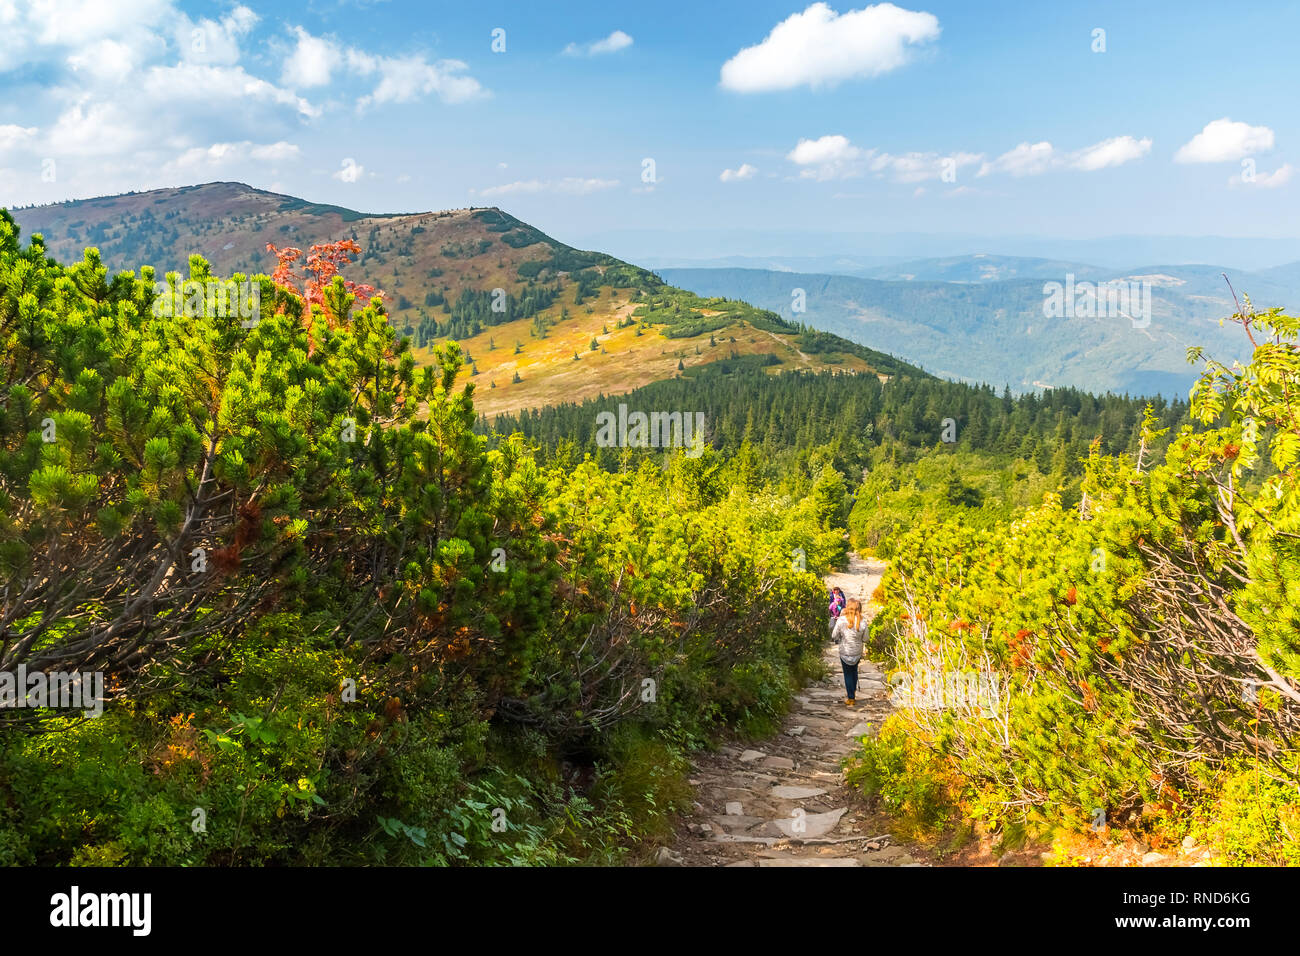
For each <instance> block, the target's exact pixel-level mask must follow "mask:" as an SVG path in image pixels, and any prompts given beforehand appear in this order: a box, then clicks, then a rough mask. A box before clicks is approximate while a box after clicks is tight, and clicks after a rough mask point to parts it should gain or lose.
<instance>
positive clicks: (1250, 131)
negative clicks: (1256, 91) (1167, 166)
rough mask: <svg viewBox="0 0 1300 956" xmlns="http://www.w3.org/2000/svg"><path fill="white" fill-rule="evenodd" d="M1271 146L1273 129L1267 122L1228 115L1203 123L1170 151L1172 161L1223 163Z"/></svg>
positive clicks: (1266, 149)
mask: <svg viewBox="0 0 1300 956" xmlns="http://www.w3.org/2000/svg"><path fill="white" fill-rule="evenodd" d="M1272 148H1273V131H1272V130H1271V129H1269V128H1268V127H1267V126H1251V125H1249V124H1247V123H1237V122H1233V121H1232V120H1230V119H1229V118H1228V117H1226V116H1225V117H1223V119H1216V120H1214V121H1213V122H1210V123H1206V124H1205V128H1204V129H1203V130H1201V131H1200V132H1199V133H1197V134H1196V135H1195V136H1193V137H1192V138H1191V140H1189V141H1188V142H1187V143H1184V144H1183V146H1182V147H1180V148H1179V150H1178V152H1176V153H1174V162H1176V163H1223V162H1228V161H1230V160H1234V159H1243V158H1245V157H1246V156H1249V155H1250V154H1251V153H1261V152H1267V151H1268V150H1270V149H1272Z"/></svg>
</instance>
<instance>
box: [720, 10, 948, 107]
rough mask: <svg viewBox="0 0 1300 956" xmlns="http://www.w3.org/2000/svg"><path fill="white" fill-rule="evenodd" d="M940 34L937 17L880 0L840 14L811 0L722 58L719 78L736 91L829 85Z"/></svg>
mask: <svg viewBox="0 0 1300 956" xmlns="http://www.w3.org/2000/svg"><path fill="white" fill-rule="evenodd" d="M938 36H939V19H938V17H936V16H935V15H934V14H932V13H921V12H916V11H912V10H904V9H902V8H901V7H896V6H894V5H893V4H892V3H879V4H875V5H874V6H868V7H865V8H863V9H861V10H850V11H849V12H848V13H844V14H839V13H836V12H835V11H834V10H832V9H831V8H830V7H829V6H828V5H827V4H825V3H814V4H813V5H812V6H810V7H808V9H806V10H804V11H803V13H794V14H791V15H790V16H789V17H787V18H786V19H785V20H783V21H781V22H780V23H778V24H777V25H776V26H775V27H773V28H772V32H771V33H769V34H768V35H767V38H766V39H765V40H763V42H762V43H759V44H757V45H755V46H751V47H746V48H745V49H743V50H741V51H740V52H739V53H737V54H736V55H735V56H733V57H732V58H731V59H730V60H728V61H727V62H726V63H724V64H723V65H722V73H721V84H722V86H723V88H724V89H728V90H733V91H735V92H737V93H761V92H767V91H771V90H788V89H793V88H795V87H798V86H809V87H812V88H813V89H818V88H823V87H833V86H835V85H836V84H838V83H840V82H842V81H844V80H849V79H857V78H864V77H872V76H879V75H880V74H882V73H887V72H889V71H890V70H895V69H898V68H899V67H900V66H903V65H904V64H905V63H907V62H908V61H909V60H910V59H911V57H912V53H913V49H914V48H915V47H917V46H920V45H922V44H925V43H929V42H930V41H933V40H935V39H937V38H938Z"/></svg>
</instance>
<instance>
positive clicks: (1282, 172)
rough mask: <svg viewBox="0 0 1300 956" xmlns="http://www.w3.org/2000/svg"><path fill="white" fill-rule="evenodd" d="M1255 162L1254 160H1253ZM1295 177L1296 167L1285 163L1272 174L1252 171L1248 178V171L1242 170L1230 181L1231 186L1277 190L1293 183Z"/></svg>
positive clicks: (1230, 178)
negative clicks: (1292, 179) (1292, 178)
mask: <svg viewBox="0 0 1300 956" xmlns="http://www.w3.org/2000/svg"><path fill="white" fill-rule="evenodd" d="M1252 162H1253V160H1252ZM1294 175H1295V167H1294V166H1292V165H1291V164H1290V163H1283V164H1282V165H1281V166H1279V167H1278V168H1277V169H1275V170H1273V171H1272V172H1271V173H1261V172H1254V171H1252V172H1251V173H1250V174H1249V178H1247V171H1246V170H1244V169H1243V170H1242V171H1241V172H1240V173H1238V174H1237V175H1235V176H1231V177H1229V179H1228V185H1229V186H1257V187H1258V188H1260V189H1277V188H1278V187H1279V186H1284V185H1286V184H1287V183H1288V182H1290V181H1291V177H1292V176H1294Z"/></svg>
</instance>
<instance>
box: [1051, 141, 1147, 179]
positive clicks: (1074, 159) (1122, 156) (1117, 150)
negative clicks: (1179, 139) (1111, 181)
mask: <svg viewBox="0 0 1300 956" xmlns="http://www.w3.org/2000/svg"><path fill="white" fill-rule="evenodd" d="M1149 152H1151V140H1150V139H1146V138H1144V139H1134V138H1133V137H1132V136H1112V137H1111V138H1110V139H1103V140H1102V141H1101V142H1100V143H1094V144H1093V145H1091V146H1086V147H1084V148H1083V149H1081V150H1079V151H1077V152H1075V153H1073V154H1071V155H1070V157H1069V158H1068V159H1067V160H1066V165H1068V166H1069V167H1070V168H1071V169H1078V170H1082V171H1083V172H1091V171H1093V170H1094V169H1105V168H1106V167H1108V166H1122V165H1124V164H1125V163H1127V162H1130V161H1132V160H1134V159H1141V158H1142V157H1143V156H1145V155H1146V154H1147V153H1149Z"/></svg>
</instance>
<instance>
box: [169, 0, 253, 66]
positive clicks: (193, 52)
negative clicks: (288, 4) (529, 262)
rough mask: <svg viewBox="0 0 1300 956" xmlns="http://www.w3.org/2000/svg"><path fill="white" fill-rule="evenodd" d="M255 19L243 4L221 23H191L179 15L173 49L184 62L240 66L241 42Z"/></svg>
mask: <svg viewBox="0 0 1300 956" xmlns="http://www.w3.org/2000/svg"><path fill="white" fill-rule="evenodd" d="M258 19H259V18H258V16H257V14H256V13H254V12H253V11H252V10H250V9H249V8H248V7H246V6H243V5H242V4H241V5H240V6H237V7H235V8H234V9H233V10H231V11H230V13H228V14H226V15H225V16H224V17H222V18H221V19H220V20H212V19H209V18H208V17H202V18H200V19H199V20H191V19H190V18H189V17H187V16H186V15H185V14H183V13H182V14H179V16H178V17H177V19H176V27H175V33H174V34H173V38H174V39H175V41H176V49H177V51H178V52H179V53H180V56H181V59H182V60H185V61H186V62H190V63H211V64H222V65H226V66H230V65H232V64H235V63H238V62H239V57H240V49H239V41H240V38H242V37H246V36H248V35H249V34H250V33H251V32H252V30H253V26H254V25H255V24H256V23H257V21H258Z"/></svg>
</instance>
